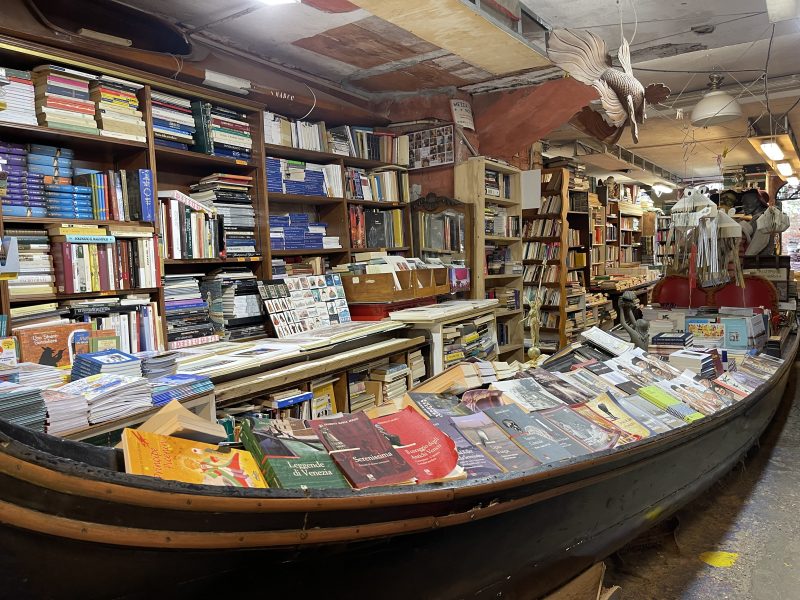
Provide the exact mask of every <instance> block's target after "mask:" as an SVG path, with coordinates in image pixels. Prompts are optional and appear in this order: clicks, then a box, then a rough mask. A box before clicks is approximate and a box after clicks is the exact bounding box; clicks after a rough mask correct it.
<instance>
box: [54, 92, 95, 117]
mask: <svg viewBox="0 0 800 600" xmlns="http://www.w3.org/2000/svg"><path fill="white" fill-rule="evenodd" d="M44 106H45V107H46V108H59V109H61V110H68V111H71V112H77V113H82V114H85V115H94V109H95V107H94V103H92V104H87V103H86V102H81V101H74V100H69V99H67V98H64V99H63V100H62V99H61V98H54V97H53V96H49V97H48V98H47V99H46V100H45V101H44Z"/></svg>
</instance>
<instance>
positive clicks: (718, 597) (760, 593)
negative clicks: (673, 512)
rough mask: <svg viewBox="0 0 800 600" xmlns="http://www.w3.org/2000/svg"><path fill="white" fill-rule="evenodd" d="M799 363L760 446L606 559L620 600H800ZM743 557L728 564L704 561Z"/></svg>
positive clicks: (610, 580)
mask: <svg viewBox="0 0 800 600" xmlns="http://www.w3.org/2000/svg"><path fill="white" fill-rule="evenodd" d="M799 376H800V363H797V364H795V370H794V372H793V373H792V378H791V380H790V381H789V384H788V385H787V389H786V395H785V397H784V402H783V404H782V405H781V407H780V409H779V410H778V413H777V415H776V417H775V420H774V421H773V422H772V424H771V425H770V427H769V428H768V429H767V431H766V432H765V434H764V436H762V438H761V443H760V446H759V447H757V448H754V449H753V450H751V452H750V453H749V455H748V457H747V459H746V460H745V461H744V462H743V463H742V464H740V465H738V466H737V467H736V468H735V469H734V470H733V471H732V472H731V473H730V474H728V475H727V476H726V477H724V478H723V479H722V480H721V481H720V482H718V483H717V484H716V485H715V486H714V487H713V488H712V489H711V490H709V491H708V492H707V493H706V494H704V495H703V496H702V497H700V498H699V499H698V500H696V501H695V502H693V503H692V504H691V505H689V506H688V507H686V508H685V509H684V510H682V511H681V512H680V513H678V515H677V516H676V517H675V518H674V519H672V520H671V521H670V522H668V523H665V524H664V525H663V526H662V527H661V528H660V529H659V530H656V531H653V532H651V533H649V534H648V535H646V536H644V537H643V538H640V539H639V540H637V541H636V542H633V543H632V544H630V545H629V546H628V547H626V548H624V549H623V550H622V551H620V552H619V553H618V554H616V555H614V556H613V557H612V558H610V559H608V560H607V561H606V564H607V565H608V571H607V574H606V585H610V584H616V585H619V586H621V588H622V589H621V591H622V600H712V599H713V600H722V599H731V600H795V599H797V600H800V402H798V401H797V400H798V394H800V386H798V378H799ZM709 551H723V552H733V553H737V554H738V558H737V560H736V562H735V563H734V564H733V566H731V567H727V568H725V567H722V568H720V567H713V566H710V565H708V564H706V563H704V562H703V561H701V560H700V558H699V555H700V554H702V553H704V552H709Z"/></svg>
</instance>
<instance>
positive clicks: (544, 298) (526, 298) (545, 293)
mask: <svg viewBox="0 0 800 600" xmlns="http://www.w3.org/2000/svg"><path fill="white" fill-rule="evenodd" d="M561 296H562V294H561V290H559V289H552V288H539V287H537V286H535V285H526V286H524V287H523V288H522V297H523V302H524V305H525V306H531V305H533V304H534V302H535V301H536V300H538V301H539V302H540V304H541V306H543V307H548V308H549V307H558V306H559V303H560V302H561ZM567 300H568V299H566V300H565V301H567Z"/></svg>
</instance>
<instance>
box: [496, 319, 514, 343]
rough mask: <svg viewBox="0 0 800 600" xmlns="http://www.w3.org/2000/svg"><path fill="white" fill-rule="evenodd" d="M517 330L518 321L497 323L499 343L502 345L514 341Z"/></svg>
mask: <svg viewBox="0 0 800 600" xmlns="http://www.w3.org/2000/svg"><path fill="white" fill-rule="evenodd" d="M516 330H517V325H516V323H507V322H506V323H504V322H500V323H497V345H498V346H501V347H502V346H507V345H509V344H511V343H513V341H514V339H515V337H516V335H515V334H516Z"/></svg>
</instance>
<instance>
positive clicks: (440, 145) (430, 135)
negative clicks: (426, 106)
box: [408, 125, 455, 170]
mask: <svg viewBox="0 0 800 600" xmlns="http://www.w3.org/2000/svg"><path fill="white" fill-rule="evenodd" d="M408 136H409V139H410V142H409V155H410V156H409V158H410V161H409V166H408V168H409V170H411V169H425V168H427V167H439V166H441V165H449V164H452V163H453V162H455V143H454V141H453V126H452V125H444V126H442V127H434V128H432V129H423V130H422V131H413V132H411V133H409V134H408Z"/></svg>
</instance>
